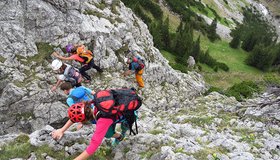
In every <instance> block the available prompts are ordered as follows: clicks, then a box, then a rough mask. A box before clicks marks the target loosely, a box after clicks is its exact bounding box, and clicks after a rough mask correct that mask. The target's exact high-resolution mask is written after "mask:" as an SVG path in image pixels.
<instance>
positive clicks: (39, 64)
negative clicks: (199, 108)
mask: <svg viewBox="0 0 280 160" xmlns="http://www.w3.org/2000/svg"><path fill="white" fill-rule="evenodd" d="M0 6H1V8H3V9H2V10H1V11H0V13H1V14H0V19H1V22H0V24H1V28H0V30H1V39H2V41H3V42H2V43H1V44H0V48H1V49H0V55H1V63H0V69H1V83H0V84H1V85H0V86H1V88H0V91H1V107H0V108H1V111H2V113H3V114H1V118H0V119H1V122H2V123H1V125H0V130H1V132H0V134H7V133H11V132H19V131H24V132H28V133H30V132H32V131H35V130H36V129H40V128H41V127H43V126H44V125H46V124H51V125H58V124H59V123H62V120H64V119H65V118H66V112H65V111H66V106H65V105H64V103H65V102H64V101H65V95H63V93H61V92H59V91H58V92H57V93H51V92H50V87H51V84H53V83H55V74H54V73H52V71H51V69H50V65H49V64H50V62H51V60H52V57H51V56H50V54H51V52H52V51H53V48H54V50H57V51H59V52H61V50H60V48H61V47H64V46H65V45H67V44H68V43H83V44H86V45H88V46H89V47H93V45H94V50H93V52H94V54H95V61H96V64H97V65H100V66H101V68H104V69H105V73H104V74H102V75H98V74H96V72H95V71H93V70H91V71H90V74H91V75H92V76H93V77H94V81H93V82H92V83H91V84H90V85H89V84H86V86H88V87H90V88H92V89H105V88H118V87H123V86H128V87H133V86H134V87H136V85H135V83H134V78H133V77H131V78H128V79H124V78H123V77H122V76H121V75H120V74H121V72H123V69H124V68H126V66H125V65H124V62H123V58H124V57H125V56H126V51H127V50H128V49H131V50H132V49H135V50H138V51H140V52H141V56H143V58H144V59H145V61H146V63H147V67H146V70H145V74H144V79H145V82H146V87H145V89H144V90H143V92H144V95H143V96H144V98H145V102H144V107H143V108H149V109H152V110H156V109H159V108H161V109H167V108H178V107H182V106H186V105H187V104H188V103H189V99H191V98H193V97H195V96H197V95H199V94H200V93H201V92H203V91H204V90H205V85H204V81H203V80H202V77H201V76H200V75H199V74H197V73H195V72H190V73H189V74H182V73H179V72H177V71H174V70H173V69H171V67H170V66H169V65H168V62H167V61H166V60H165V59H164V58H163V57H162V56H161V54H160V52H159V51H158V50H157V49H156V48H154V47H153V42H152V36H151V35H150V33H149V31H148V29H147V26H146V25H145V24H144V23H143V22H142V21H141V20H140V19H138V18H137V17H136V16H135V15H134V14H133V13H132V11H131V10H130V9H127V8H126V7H125V6H124V5H123V3H121V2H120V1H110V0H109V1H98V0H95V1H68V0H67V1H66V0H57V1H48V0H44V1H43V0H28V1H26V0H22V1H20V0H12V1H6V2H1V3H0ZM61 53H62V52H61ZM74 65H75V64H74Z"/></svg>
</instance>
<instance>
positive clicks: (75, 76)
mask: <svg viewBox="0 0 280 160" xmlns="http://www.w3.org/2000/svg"><path fill="white" fill-rule="evenodd" d="M51 67H52V69H53V70H54V71H56V72H57V73H59V74H60V75H58V77H57V82H56V84H55V85H54V86H53V87H52V88H51V91H55V90H56V89H57V87H58V86H59V85H60V84H61V83H62V82H63V81H66V82H70V83H71V85H72V86H75V87H79V86H81V82H82V79H83V78H82V75H81V74H80V72H79V70H78V69H76V68H74V67H72V66H71V65H69V64H65V63H62V62H61V61H60V60H58V59H55V60H53V62H52V64H51Z"/></svg>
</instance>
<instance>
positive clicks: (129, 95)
mask: <svg viewBox="0 0 280 160" xmlns="http://www.w3.org/2000/svg"><path fill="white" fill-rule="evenodd" d="M93 103H94V105H95V107H97V109H98V111H100V112H101V115H102V117H114V115H117V114H119V113H120V114H121V115H123V116H124V117H125V119H126V120H127V122H128V125H129V129H130V134H131V133H133V134H134V135H135V132H134V131H133V130H132V125H133V123H134V122H135V124H136V134H137V133H138V130H137V123H136V119H137V115H135V113H134V111H136V110H137V109H139V108H140V107H141V105H142V99H141V98H140V97H139V96H138V95H137V94H136V92H135V89H128V88H123V89H114V90H101V91H98V92H96V93H95V94H94V99H93Z"/></svg>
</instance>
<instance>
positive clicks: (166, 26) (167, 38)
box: [162, 17, 171, 50]
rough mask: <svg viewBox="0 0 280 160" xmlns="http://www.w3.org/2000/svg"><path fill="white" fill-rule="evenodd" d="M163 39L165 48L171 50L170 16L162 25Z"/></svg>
mask: <svg viewBox="0 0 280 160" xmlns="http://www.w3.org/2000/svg"><path fill="white" fill-rule="evenodd" d="M162 41H163V45H164V49H165V50H170V43H171V42H170V35H169V17H167V18H166V19H165V21H164V23H163V25H162Z"/></svg>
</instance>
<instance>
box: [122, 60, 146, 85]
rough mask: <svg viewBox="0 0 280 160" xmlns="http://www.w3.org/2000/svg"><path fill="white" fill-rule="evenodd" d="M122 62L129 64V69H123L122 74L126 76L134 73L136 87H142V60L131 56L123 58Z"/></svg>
mask: <svg viewBox="0 0 280 160" xmlns="http://www.w3.org/2000/svg"><path fill="white" fill-rule="evenodd" d="M124 62H126V63H127V64H128V65H129V70H127V71H125V72H124V73H123V75H124V76H128V75H130V74H133V73H134V74H135V79H136V81H137V84H138V89H139V90H140V89H142V88H144V80H143V78H142V75H143V72H144V62H142V60H141V59H140V58H139V57H137V56H134V57H133V58H124Z"/></svg>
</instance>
